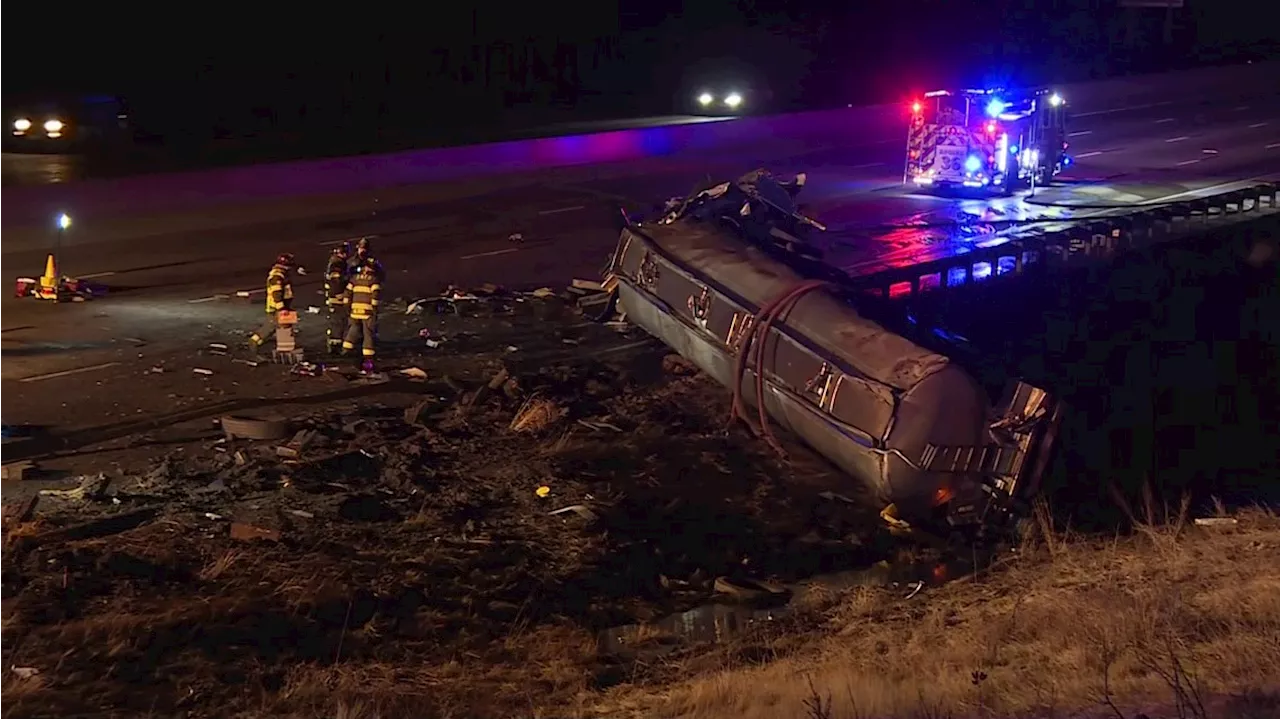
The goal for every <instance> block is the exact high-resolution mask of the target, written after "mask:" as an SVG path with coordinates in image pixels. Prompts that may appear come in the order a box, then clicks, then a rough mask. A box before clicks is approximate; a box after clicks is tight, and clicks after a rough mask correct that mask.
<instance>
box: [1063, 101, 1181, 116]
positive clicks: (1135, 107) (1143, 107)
mask: <svg viewBox="0 0 1280 719" xmlns="http://www.w3.org/2000/svg"><path fill="white" fill-rule="evenodd" d="M1172 104H1173V101H1172V100H1169V101H1165V102H1153V103H1151V104H1149V105H1130V106H1129V107H1116V108H1112V109H1110V110H1094V111H1093V112H1076V113H1072V114H1071V116H1072V117H1093V116H1095V115H1110V114H1112V113H1116V112H1128V111H1130V110H1147V109H1150V108H1153V107H1164V106H1165V105H1172Z"/></svg>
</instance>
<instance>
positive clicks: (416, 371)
mask: <svg viewBox="0 0 1280 719" xmlns="http://www.w3.org/2000/svg"><path fill="white" fill-rule="evenodd" d="M400 374H402V375H404V376H406V377H412V378H413V379H426V378H427V371H426V370H424V369H422V368H421V367H405V368H404V369H402V370H400Z"/></svg>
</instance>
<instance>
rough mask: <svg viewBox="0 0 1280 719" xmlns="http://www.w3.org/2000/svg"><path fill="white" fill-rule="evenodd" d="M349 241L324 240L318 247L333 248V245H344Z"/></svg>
mask: <svg viewBox="0 0 1280 719" xmlns="http://www.w3.org/2000/svg"><path fill="white" fill-rule="evenodd" d="M350 241H351V240H325V241H324V242H321V243H320V246H321V247H333V246H334V245H341V244H342V243H344V242H350Z"/></svg>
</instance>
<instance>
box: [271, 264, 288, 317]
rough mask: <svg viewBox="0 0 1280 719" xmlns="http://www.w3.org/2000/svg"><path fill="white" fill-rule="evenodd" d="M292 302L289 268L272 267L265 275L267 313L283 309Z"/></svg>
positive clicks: (281, 266) (282, 266)
mask: <svg viewBox="0 0 1280 719" xmlns="http://www.w3.org/2000/svg"><path fill="white" fill-rule="evenodd" d="M292 302H293V283H292V282H291V281H290V280H289V268H288V267H285V266H284V265H272V266H271V271H270V272H268V273H267V313H268V314H271V313H274V312H277V311H279V310H282V309H285V308H286V307H287V306H288V305H289V304H290V303H292Z"/></svg>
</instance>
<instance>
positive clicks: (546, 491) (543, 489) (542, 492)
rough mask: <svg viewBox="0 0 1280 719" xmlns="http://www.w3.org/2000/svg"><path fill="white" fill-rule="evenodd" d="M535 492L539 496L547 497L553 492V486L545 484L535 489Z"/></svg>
mask: <svg viewBox="0 0 1280 719" xmlns="http://www.w3.org/2000/svg"><path fill="white" fill-rule="evenodd" d="M533 493H534V494H536V495H538V496H539V497H547V496H548V495H550V494H551V488H550V487H548V486H547V485H545V484H544V485H542V486H540V487H538V488H537V489H535V490H533Z"/></svg>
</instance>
